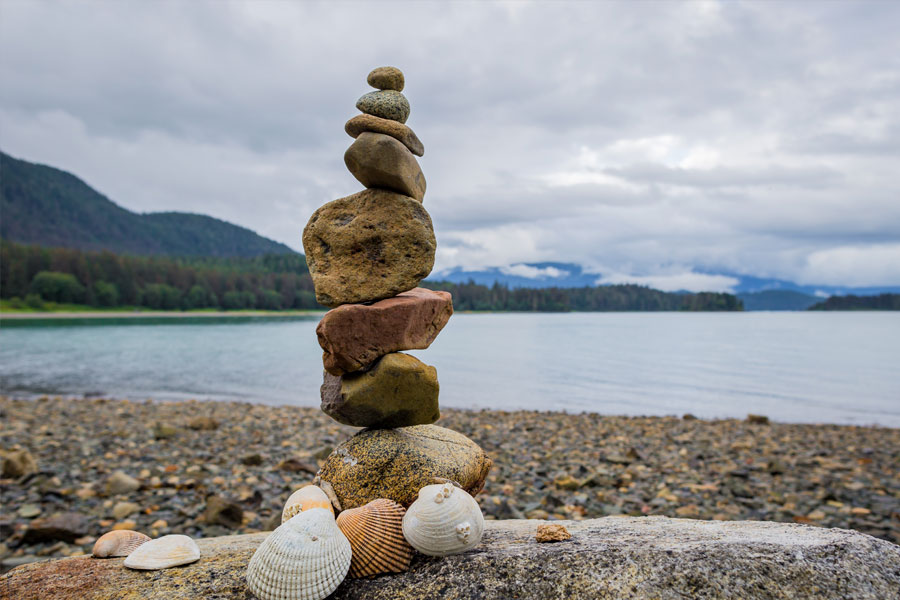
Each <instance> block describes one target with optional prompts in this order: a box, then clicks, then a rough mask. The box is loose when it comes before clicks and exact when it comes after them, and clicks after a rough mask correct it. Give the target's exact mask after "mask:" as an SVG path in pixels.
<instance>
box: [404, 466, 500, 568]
mask: <svg viewBox="0 0 900 600" xmlns="http://www.w3.org/2000/svg"><path fill="white" fill-rule="evenodd" d="M483 533H484V516H483V515H482V514H481V508H479V506H478V503H477V502H475V498H473V497H472V496H470V495H469V494H468V493H467V492H466V491H465V490H463V489H459V488H456V487H454V486H453V485H452V484H450V483H444V484H435V485H426V486H425V487H423V488H422V489H421V490H419V497H418V499H417V500H416V501H415V502H413V503H412V505H410V507H409V508H408V509H406V514H405V515H403V537H405V538H406V541H407V542H409V544H410V545H411V546H412V547H413V548H415V549H416V550H418V551H419V552H421V553H422V554H428V555H429V556H447V555H448V554H459V553H461V552H465V551H466V550H469V549H471V548H474V547H475V546H477V545H478V543H479V542H481V535H482V534H483Z"/></svg>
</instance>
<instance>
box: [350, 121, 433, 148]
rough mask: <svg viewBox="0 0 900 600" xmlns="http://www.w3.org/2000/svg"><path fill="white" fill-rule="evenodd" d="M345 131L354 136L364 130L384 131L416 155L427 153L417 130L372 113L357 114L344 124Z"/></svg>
mask: <svg viewBox="0 0 900 600" xmlns="http://www.w3.org/2000/svg"><path fill="white" fill-rule="evenodd" d="M344 131H346V132H347V135H349V136H350V137H352V138H355V137H357V136H359V134H361V133H363V132H364V131H372V132H375V133H383V134H385V135H389V136H391V137H392V138H394V139H395V140H397V141H400V142H402V143H403V145H404V146H406V147H407V149H408V150H409V151H410V152H412V153H413V154H415V155H416V156H424V155H425V146H424V145H423V144H422V142H421V141H420V140H419V137H418V136H417V135H416V134H415V132H414V131H413V130H412V129H410V128H409V127H407V126H406V125H404V124H403V123H398V122H397V121H391V120H390V119H382V118H381V117H375V116H372V115H365V114H363V115H356V116H355V117H353V118H352V119H350V120H349V121H347V123H346V124H345V125H344Z"/></svg>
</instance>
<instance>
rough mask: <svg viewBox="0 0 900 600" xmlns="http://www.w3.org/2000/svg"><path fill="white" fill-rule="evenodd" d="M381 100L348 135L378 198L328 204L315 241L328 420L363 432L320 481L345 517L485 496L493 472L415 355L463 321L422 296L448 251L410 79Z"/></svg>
mask: <svg viewBox="0 0 900 600" xmlns="http://www.w3.org/2000/svg"><path fill="white" fill-rule="evenodd" d="M367 81H368V83H369V85H371V86H372V87H374V88H376V91H373V92H369V93H367V94H365V95H363V96H362V97H361V98H360V99H359V100H358V101H357V103H356V107H357V108H358V109H359V110H360V111H361V112H362V113H363V114H360V115H357V116H355V117H353V118H352V119H350V120H349V121H347V124H346V125H345V127H344V129H345V130H346V132H347V133H348V134H349V135H350V136H351V137H353V138H355V141H354V142H353V144H352V145H351V146H350V148H349V149H348V150H347V152H346V153H345V154H344V162H345V163H346V165H347V168H348V169H349V171H350V172H351V173H352V174H353V176H354V177H356V179H357V180H359V182H360V183H362V184H363V185H364V186H365V187H366V189H365V190H363V191H361V192H358V193H356V194H353V195H351V196H347V197H345V198H339V199H337V200H334V201H332V202H329V203H327V204H325V205H324V206H322V207H320V208H319V209H318V210H316V212H315V213H313V215H312V217H311V218H310V220H309V223H308V224H307V225H306V228H305V229H304V231H303V247H304V250H305V251H306V261H307V264H308V265H309V272H310V274H311V276H312V279H313V284H314V285H315V290H316V299H317V300H318V302H319V303H320V304H323V305H325V306H328V307H330V308H332V309H333V310H330V311H329V312H328V313H326V314H325V316H324V317H323V319H322V321H321V322H320V323H319V326H318V328H317V329H316V334H317V336H318V339H319V344H320V345H321V346H322V350H323V351H324V354H323V362H324V366H325V374H324V382H323V383H322V388H321V395H322V410H323V411H324V412H325V413H326V414H328V415H329V416H331V417H332V418H333V419H335V420H336V421H338V422H340V423H344V424H346V425H352V426H355V427H363V428H365V429H363V430H362V431H360V432H358V433H357V434H356V435H354V436H353V437H352V438H351V439H350V440H348V441H346V442H344V443H343V444H341V445H339V446H338V447H337V448H336V449H335V450H334V452H332V454H331V455H330V456H329V457H328V458H327V459H326V460H325V462H324V464H323V465H322V468H321V470H320V471H319V473H318V475H317V476H316V484H317V485H319V486H320V487H321V488H322V489H323V490H325V492H326V493H327V494H328V495H329V497H330V498H331V501H332V503H333V504H334V506H335V508H336V509H337V510H338V511H340V510H344V509H348V508H356V507H360V506H363V505H365V504H367V503H368V502H370V501H372V500H375V499H379V498H388V499H390V500H393V501H395V502H397V503H399V504H401V505H403V506H404V507H408V506H409V505H410V504H412V503H413V501H415V500H416V496H417V494H418V492H419V490H420V489H421V488H422V487H424V486H426V485H430V484H434V483H445V482H453V483H455V484H457V485H459V487H461V488H463V489H465V490H466V491H467V492H469V493H470V494H472V495H473V496H474V495H475V494H477V493H478V492H479V491H480V490H481V488H482V486H483V485H484V481H485V478H486V477H487V473H488V471H489V470H490V467H491V460H490V458H488V457H487V456H486V455H485V453H484V451H483V450H482V449H481V448H480V447H479V446H478V445H477V444H475V443H474V442H473V441H471V440H470V439H468V438H467V437H465V436H464V435H462V434H460V433H457V432H455V431H451V430H449V429H445V428H443V427H438V426H436V425H433V424H432V423H434V422H435V421H436V420H437V419H438V417H439V416H440V410H439V408H438V392H439V386H438V379H437V372H436V370H435V369H434V367H431V366H428V365H426V364H424V363H422V362H421V361H419V360H418V359H416V358H414V357H413V356H410V355H409V354H404V353H403V352H402V351H403V350H412V349H425V348H428V346H429V345H430V344H431V342H432V341H434V339H435V338H436V337H437V335H438V333H440V331H441V329H443V327H444V325H446V324H447V321H448V320H449V319H450V316H451V315H452V314H453V304H452V299H451V297H450V294H449V293H447V292H435V291H430V290H427V289H423V288H419V287H417V286H418V284H419V282H420V281H421V280H422V279H424V278H425V277H427V276H428V274H429V273H430V272H431V269H432V267H433V266H434V253H435V248H436V242H435V237H434V230H433V228H432V223H431V217H430V216H429V214H428V212H427V211H426V210H425V207H424V206H423V204H422V202H423V199H424V197H425V176H424V175H423V174H422V170H421V168H420V167H419V163H418V161H417V160H416V156H423V155H424V152H425V148H424V146H423V145H422V142H420V141H419V138H418V137H417V136H416V134H415V133H414V132H413V130H412V129H410V128H409V127H408V126H406V125H405V122H406V120H407V118H408V117H409V112H410V106H409V102H408V101H407V100H406V97H405V96H404V95H403V94H402V91H403V87H404V77H403V73H402V72H401V71H400V70H399V69H396V68H394V67H380V68H377V69H375V70H373V71H372V72H371V73H369V76H368V79H367Z"/></svg>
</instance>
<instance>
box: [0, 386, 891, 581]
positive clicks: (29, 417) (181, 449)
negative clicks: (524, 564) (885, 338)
mask: <svg viewBox="0 0 900 600" xmlns="http://www.w3.org/2000/svg"><path fill="white" fill-rule="evenodd" d="M760 421H763V420H762V419H760ZM0 423H2V425H0V433H2V434H0V439H2V449H3V450H4V451H6V452H7V453H9V452H10V451H15V450H26V451H27V453H28V455H30V457H31V458H33V463H29V461H28V460H27V457H26V458H23V455H24V453H22V452H17V453H14V454H15V460H14V461H12V462H10V461H5V462H4V468H5V470H6V471H7V472H6V473H5V474H4V476H3V477H4V478H3V479H2V480H0V501H2V507H3V510H2V513H0V559H2V561H3V570H4V571H6V570H8V569H9V568H12V567H13V566H16V565H18V564H23V563H26V562H31V561H34V560H40V559H42V558H49V557H59V556H72V555H77V554H81V553H89V552H90V550H91V546H92V545H93V542H94V540H95V539H96V537H98V536H99V535H101V534H102V533H104V532H106V531H108V530H109V529H111V528H113V527H119V528H134V529H137V530H139V531H143V532H144V533H147V534H149V535H151V536H157V535H163V534H166V533H185V534H188V535H191V536H193V537H195V538H199V537H207V536H216V535H225V534H230V533H248V532H253V531H259V530H265V529H271V528H273V527H274V525H275V524H276V522H280V514H281V507H282V504H283V502H284V501H285V500H286V499H287V496H288V495H289V494H290V492H291V491H293V490H294V489H296V488H297V487H299V486H301V485H303V484H305V483H307V482H309V481H310V480H311V479H312V477H313V475H314V474H315V471H316V470H317V468H318V465H319V463H320V462H321V460H322V459H323V458H324V457H325V456H327V455H328V454H329V453H330V451H331V449H332V448H333V447H334V446H335V445H337V444H338V443H340V442H341V441H343V440H345V439H347V438H348V437H349V436H351V435H352V434H353V433H354V432H355V431H356V429H355V428H352V427H347V426H343V425H339V424H337V423H335V422H334V421H332V420H331V419H330V418H329V417H327V416H326V415H324V414H323V413H322V412H321V411H319V410H318V409H316V408H298V407H287V406H282V407H272V406H264V405H256V404H245V403H234V402H197V401H191V402H175V403H157V402H150V401H146V402H145V401H140V402H134V401H128V400H111V399H104V398H97V399H77V398H76V399H65V398H41V399H37V400H31V399H15V398H7V397H0ZM438 425H442V426H445V427H449V428H451V429H454V430H457V431H459V432H461V433H463V434H465V435H467V436H469V437H470V438H472V439H473V440H474V441H476V442H477V443H479V444H480V445H481V446H482V447H483V448H484V449H485V450H486V451H487V452H488V454H489V455H490V456H491V457H492V458H493V459H494V467H493V469H492V471H491V473H490V475H489V476H488V481H487V483H486V485H485V488H484V491H483V492H482V493H481V494H480V495H479V496H478V501H479V503H480V504H481V507H482V509H483V511H484V513H485V516H486V517H487V518H498V519H505V518H542V519H546V518H549V519H557V518H558V519H584V518H592V517H600V516H606V515H666V516H670V517H684V518H694V519H723V520H743V519H751V520H772V521H783V522H800V523H809V524H813V525H820V526H823V527H841V528H847V529H856V530H858V531H862V532H864V533H868V534H870V535H873V536H875V537H879V538H883V539H886V540H889V541H892V542H894V543H900V429H887V428H874V427H853V426H841V425H792V424H781V423H765V422H748V421H738V420H720V421H704V420H698V419H691V418H675V417H610V416H603V415H598V414H564V413H543V412H529V411H517V412H502V411H477V412H476V411H457V410H444V411H443V417H442V418H441V420H440V421H439V422H438ZM8 456H9V454H8ZM13 463H15V464H13ZM29 464H30V465H31V466H29ZM18 468H24V473H22V474H20V473H18V472H17V471H16V469H18Z"/></svg>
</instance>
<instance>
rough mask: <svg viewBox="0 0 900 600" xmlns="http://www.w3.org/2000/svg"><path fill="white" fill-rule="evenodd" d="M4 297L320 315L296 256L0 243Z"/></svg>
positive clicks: (488, 306)
mask: <svg viewBox="0 0 900 600" xmlns="http://www.w3.org/2000/svg"><path fill="white" fill-rule="evenodd" d="M421 285H422V287H427V288H430V289H434V290H445V291H448V292H450V293H451V294H452V295H453V306H454V308H455V310H458V311H464V310H475V311H530V312H558V311H731V310H743V306H742V304H741V301H740V300H739V299H738V298H737V297H736V296H734V295H732V294H721V293H713V292H701V293H696V294H688V293H671V292H661V291H659V290H653V289H650V288H646V287H642V286H638V285H611V286H602V287H582V288H539V289H534V288H512V289H510V288H509V287H507V286H505V285H501V284H494V285H493V286H492V287H488V286H484V285H480V284H476V283H473V282H469V283H450V282H429V281H423V282H422V283H421ZM0 297H2V298H4V299H6V300H10V301H12V302H13V305H21V306H32V307H36V308H39V307H40V306H41V305H42V304H43V303H44V302H56V303H61V304H84V305H89V306H96V307H146V308H151V309H156V310H190V309H201V308H215V309H221V310H238V309H266V310H286V309H295V310H296V309H322V308H324V307H322V306H320V305H319V304H318V303H317V302H316V299H315V292H314V289H313V284H312V279H311V278H310V276H309V272H308V270H307V267H306V259H305V258H304V257H303V255H301V254H268V255H263V256H257V257H253V258H195V257H191V258H171V257H160V256H155V257H154V256H126V255H119V254H114V253H112V252H108V251H83V250H75V249H71V248H45V247H42V246H34V245H24V244H17V243H14V242H9V241H5V240H4V241H3V242H2V243H0Z"/></svg>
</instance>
